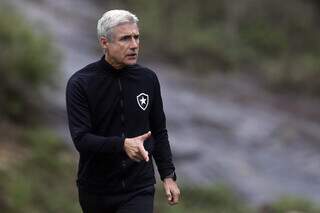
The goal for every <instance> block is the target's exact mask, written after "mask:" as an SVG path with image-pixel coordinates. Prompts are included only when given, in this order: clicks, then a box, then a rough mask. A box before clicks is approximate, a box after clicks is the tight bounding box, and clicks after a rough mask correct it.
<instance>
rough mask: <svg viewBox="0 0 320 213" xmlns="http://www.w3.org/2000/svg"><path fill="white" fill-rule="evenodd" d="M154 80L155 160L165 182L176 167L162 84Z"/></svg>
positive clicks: (152, 128) (152, 116)
mask: <svg viewBox="0 0 320 213" xmlns="http://www.w3.org/2000/svg"><path fill="white" fill-rule="evenodd" d="M154 78H155V79H154V100H153V103H152V109H151V115H150V124H151V132H152V136H153V137H154V139H155V150H154V159H155V161H156V164H157V167H158V171H159V174H160V177H161V180H163V179H164V178H165V177H168V176H170V175H171V174H172V173H173V172H174V171H175V167H174V165H173V162H172V153H171V148H170V144H169V139H168V132H167V129H166V117H165V114H164V111H163V104H162V98H161V91H160V84H159V80H158V78H157V77H156V76H155V77H154Z"/></svg>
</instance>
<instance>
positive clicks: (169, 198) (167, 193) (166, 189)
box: [164, 187, 172, 201]
mask: <svg viewBox="0 0 320 213" xmlns="http://www.w3.org/2000/svg"><path fill="white" fill-rule="evenodd" d="M164 190H165V193H166V197H167V200H168V201H171V200H172V195H171V192H170V188H169V187H165V188H164Z"/></svg>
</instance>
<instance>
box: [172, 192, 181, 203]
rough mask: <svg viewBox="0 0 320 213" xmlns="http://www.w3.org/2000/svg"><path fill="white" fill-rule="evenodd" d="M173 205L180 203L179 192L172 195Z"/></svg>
mask: <svg viewBox="0 0 320 213" xmlns="http://www.w3.org/2000/svg"><path fill="white" fill-rule="evenodd" d="M172 194H173V196H172V204H177V203H178V202H179V193H178V192H174V193H172Z"/></svg>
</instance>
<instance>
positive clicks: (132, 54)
mask: <svg viewBox="0 0 320 213" xmlns="http://www.w3.org/2000/svg"><path fill="white" fill-rule="evenodd" d="M137 55H138V54H137V53H130V54H127V55H126V56H127V57H129V58H136V57H137Z"/></svg>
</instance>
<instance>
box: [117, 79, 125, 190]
mask: <svg viewBox="0 0 320 213" xmlns="http://www.w3.org/2000/svg"><path fill="white" fill-rule="evenodd" d="M118 84H119V90H120V93H121V99H120V107H121V124H122V128H123V129H122V137H125V133H124V112H123V111H124V102H123V93H122V85H121V81H120V78H118ZM121 165H122V168H123V169H125V167H126V162H125V160H123V161H122V164H121ZM121 184H122V188H123V189H125V188H126V183H125V181H124V179H122V181H121Z"/></svg>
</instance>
